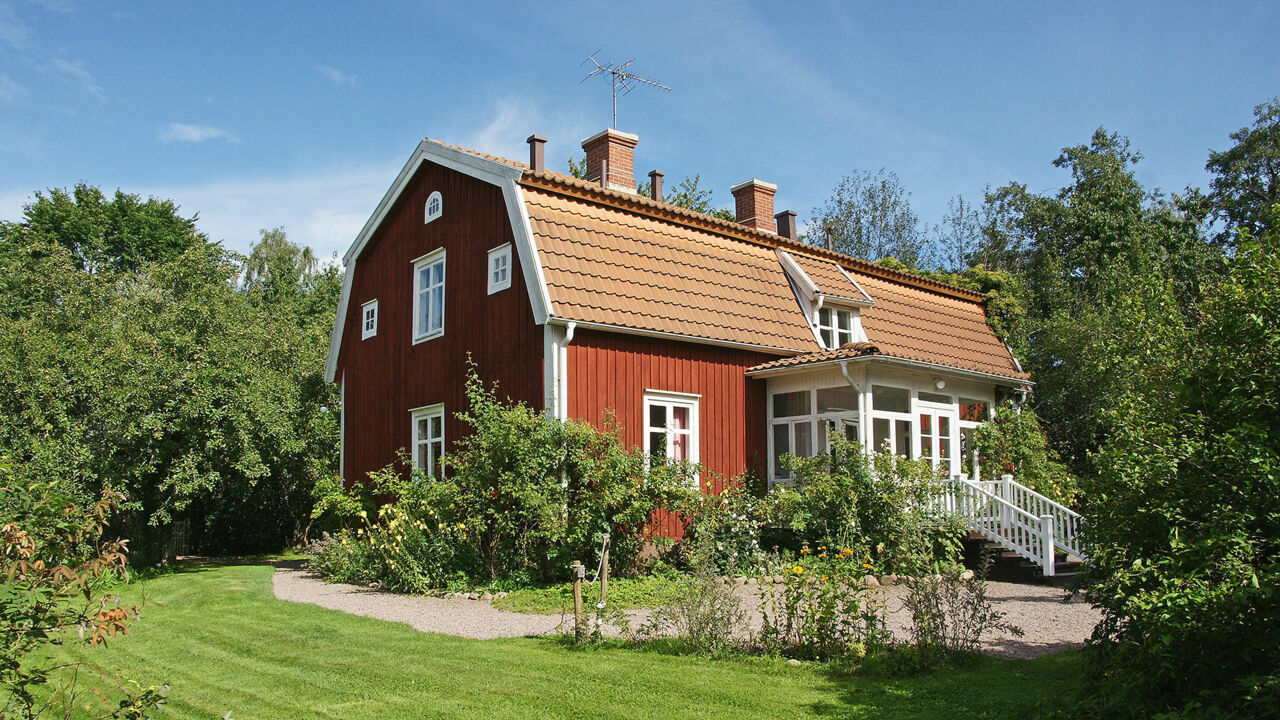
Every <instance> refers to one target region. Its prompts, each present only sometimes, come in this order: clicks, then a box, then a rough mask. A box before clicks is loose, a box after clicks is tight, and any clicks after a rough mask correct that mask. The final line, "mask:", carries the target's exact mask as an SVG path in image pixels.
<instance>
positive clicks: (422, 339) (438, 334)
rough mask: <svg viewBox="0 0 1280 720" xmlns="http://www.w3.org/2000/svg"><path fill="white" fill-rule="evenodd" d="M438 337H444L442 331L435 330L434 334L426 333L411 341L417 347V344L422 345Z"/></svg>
mask: <svg viewBox="0 0 1280 720" xmlns="http://www.w3.org/2000/svg"><path fill="white" fill-rule="evenodd" d="M438 337H444V330H437V331H436V332H433V333H427V334H426V335H419V336H418V337H416V338H414V339H413V344H414V345H417V344H418V343H424V342H427V341H428V340H435V339H436V338H438Z"/></svg>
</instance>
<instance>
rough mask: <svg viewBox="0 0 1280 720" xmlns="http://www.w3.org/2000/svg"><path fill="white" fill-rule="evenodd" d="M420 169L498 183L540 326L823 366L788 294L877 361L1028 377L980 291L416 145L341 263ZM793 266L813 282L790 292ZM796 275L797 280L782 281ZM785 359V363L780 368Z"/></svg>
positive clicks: (432, 144) (467, 154) (330, 372)
mask: <svg viewBox="0 0 1280 720" xmlns="http://www.w3.org/2000/svg"><path fill="white" fill-rule="evenodd" d="M422 162H435V163H438V164H442V165H445V166H447V167H451V168H454V169H456V170H459V171H460V172H465V173H468V174H470V175H473V176H475V177H479V178H481V179H485V180H488V181H490V182H492V183H494V184H495V185H499V186H501V187H502V188H503V194H504V198H505V200H506V204H507V209H508V213H509V215H510V216H511V221H512V227H513V230H514V231H515V237H516V246H517V249H518V251H519V253H520V259H521V266H522V268H523V269H524V272H525V283H526V287H527V289H528V292H529V296H530V300H531V303H532V305H533V309H534V317H535V320H536V321H537V322H539V323H540V324H541V323H548V322H549V323H557V324H567V323H576V324H579V325H582V326H584V327H593V328H599V329H604V330H613V331H618V332H628V333H636V334H644V335H654V336H662V337H671V338H678V339H686V340H690V341H694V342H707V343H713V344H718V345H731V346H739V347H750V348H754V349H759V350H763V351H767V352H774V353H777V354H778V355H780V356H789V357H796V360H795V361H791V362H790V363H789V364H792V365H798V364H803V361H802V360H801V358H802V357H806V356H813V355H814V354H817V355H818V356H822V357H824V358H825V357H826V354H830V353H832V352H836V353H838V352H839V351H838V350H837V351H826V350H823V349H822V348H821V347H820V346H819V344H818V340H817V338H816V336H815V334H814V332H813V329H812V328H811V327H810V325H809V319H808V318H807V317H806V315H805V313H804V312H803V311H802V309H801V305H800V303H799V302H798V297H797V293H798V292H809V293H811V294H812V293H816V294H819V295H822V296H823V297H825V298H830V299H832V301H833V304H835V303H841V304H849V305H852V306H855V307H858V308H859V311H860V314H861V317H862V327H863V330H864V331H865V334H866V336H867V340H868V341H869V344H867V345H866V346H865V347H864V351H863V353H862V354H864V355H865V354H868V353H867V352H865V348H866V347H869V348H871V349H872V350H874V351H875V354H877V355H882V356H885V357H890V358H897V359H899V360H903V361H908V362H918V363H923V364H926V365H932V366H938V367H944V368H947V367H949V368H955V369H958V370H964V371H968V372H976V373H981V374H984V375H989V376H993V377H996V378H1002V379H1006V380H1010V381H1015V382H1018V383H1022V382H1025V381H1026V380H1027V379H1028V376H1027V374H1026V373H1024V372H1022V370H1021V368H1020V367H1018V364H1017V362H1016V360H1015V359H1014V358H1013V356H1012V355H1011V353H1010V352H1009V349H1008V347H1007V346H1006V345H1005V344H1004V343H1003V342H1001V341H1000V340H999V339H998V338H997V337H996V336H995V334H994V333H993V332H992V331H991V328H990V327H989V326H988V325H987V322H986V312H985V309H984V307H983V304H982V296H981V295H979V294H978V293H975V292H973V291H970V290H966V289H963V288H959V287H955V286H952V285H947V284H945V283H940V282H937V281H934V280H930V279H927V278H921V277H917V276H913V275H909V274H906V273H903V272H899V271H896V270H892V269H890V268H885V267H882V266H880V265H876V264H874V263H870V262H867V261H865V260H860V259H857V258H853V257H849V256H847V255H843V254H840V253H836V252H832V251H829V250H826V249H823V248H820V247H815V246H812V245H808V244H805V243H803V242H800V241H798V240H793V239H790V238H785V237H782V236H779V235H776V234H774V233H771V232H767V231H763V230H756V229H753V228H749V227H746V226H743V225H739V224H738V223H735V222H732V221H728V220H724V219H721V218H717V217H713V216H710V215H706V214H703V213H698V212H694V211H691V210H688V209H685V208H682V207H679V206H676V205H671V204H668V203H661V202H655V201H654V200H651V199H649V198H646V197H644V196H641V195H638V194H634V193H627V192H623V191H619V190H612V189H607V188H604V187H601V186H600V185H599V184H597V183H591V182H587V181H585V180H580V179H578V178H575V177H572V176H570V175H565V174H563V173H557V172H552V171H546V170H543V171H539V172H533V171H531V170H530V169H529V167H528V166H527V165H525V164H523V163H520V162H516V161H513V160H508V159H506V158H500V157H496V156H493V155H487V154H484V153H480V152H476V151H474V150H468V149H466V148H460V147H457V146H454V145H448V144H446V143H441V142H438V141H435V140H430V139H427V140H423V141H422V143H420V144H419V146H418V148H417V150H416V151H415V153H414V156H413V157H412V158H410V161H409V163H408V164H406V166H405V169H404V170H402V171H401V173H400V177H399V178H398V179H397V182H396V185H393V186H392V188H391V190H389V191H388V193H387V196H386V197H385V198H384V199H383V201H382V203H381V204H380V205H379V209H378V211H377V212H375V213H374V216H373V217H371V218H370V220H369V223H368V224H366V226H365V228H364V230H362V231H361V234H360V236H359V237H358V238H357V239H356V242H355V243H354V244H353V245H352V247H351V250H349V251H348V253H347V255H346V257H345V258H344V260H345V262H346V264H347V274H348V277H347V282H346V283H345V284H344V294H343V300H342V305H341V306H340V307H339V312H338V320H337V327H336V328H335V334H334V342H333V345H331V349H330V357H329V366H328V368H327V377H328V378H329V379H330V380H331V381H332V380H333V379H334V371H335V369H336V365H337V354H338V352H339V349H340V348H339V345H340V337H341V332H342V323H343V322H344V316H345V314H346V313H345V310H346V301H347V294H348V291H349V286H350V277H351V273H353V272H354V267H355V265H356V263H357V262H358V258H359V255H360V252H361V250H362V249H363V246H364V243H365V242H367V240H368V237H369V236H370V235H371V234H372V232H373V231H374V230H375V229H376V228H377V226H378V224H379V223H380V222H381V217H382V216H383V215H385V212H386V208H389V207H390V205H391V204H392V203H394V201H395V198H396V197H398V196H399V193H400V191H401V190H402V189H403V186H404V184H406V183H407V182H408V180H409V179H410V178H411V177H412V175H413V172H414V171H415V170H416V169H417V167H418V166H419V165H420V164H421V163H422ZM787 262H791V263H794V265H795V267H798V268H799V269H800V270H801V271H802V276H803V277H804V278H806V279H807V282H808V283H809V284H810V286H811V287H808V288H796V287H793V285H792V282H791V281H790V280H789V279H788V270H787V269H786V268H785V266H784V264H785V263H787ZM792 276H793V277H794V274H793V275H792ZM780 362H783V363H787V362H788V361H786V360H783V361H780Z"/></svg>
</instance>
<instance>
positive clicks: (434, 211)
mask: <svg viewBox="0 0 1280 720" xmlns="http://www.w3.org/2000/svg"><path fill="white" fill-rule="evenodd" d="M443 212H444V200H443V199H442V198H441V197H440V191H439V190H437V191H435V192H433V193H431V195H430V196H428V197H427V209H426V212H425V213H423V220H422V221H423V222H424V223H429V222H431V221H432V220H435V219H436V218H438V217H440V215H441V214H442V213H443Z"/></svg>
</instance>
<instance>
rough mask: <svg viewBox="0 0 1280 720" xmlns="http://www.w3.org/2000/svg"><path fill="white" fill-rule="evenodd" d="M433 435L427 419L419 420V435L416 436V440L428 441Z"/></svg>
mask: <svg viewBox="0 0 1280 720" xmlns="http://www.w3.org/2000/svg"><path fill="white" fill-rule="evenodd" d="M429 437H431V433H430V432H428V430H427V419H426V418H422V419H421V420H419V421H418V436H417V437H416V438H414V441H415V442H426V441H427V438H429Z"/></svg>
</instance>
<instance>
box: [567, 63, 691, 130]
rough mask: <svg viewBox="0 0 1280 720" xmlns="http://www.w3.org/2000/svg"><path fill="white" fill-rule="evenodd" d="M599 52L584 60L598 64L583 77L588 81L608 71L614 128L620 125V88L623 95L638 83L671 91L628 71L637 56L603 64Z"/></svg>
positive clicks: (664, 86) (584, 80) (660, 84)
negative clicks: (597, 58) (593, 76)
mask: <svg viewBox="0 0 1280 720" xmlns="http://www.w3.org/2000/svg"><path fill="white" fill-rule="evenodd" d="M599 54H600V51H599V50H597V51H595V52H594V53H592V54H591V55H588V56H587V59H586V60H583V61H582V64H583V65H586V64H587V63H588V62H589V63H591V64H593V65H595V66H596V69H595V70H592V71H591V72H589V73H587V77H584V78H582V82H586V81H587V79H588V78H590V77H591V76H592V75H603V74H604V73H608V75H609V84H610V86H611V87H612V90H613V124H612V125H611V126H610V127H614V128H616V127H618V90H619V89H621V90H622V94H623V95H626V94H627V93H629V92H631V91H632V90H634V89H635V88H636V86H637V84H644V85H651V86H653V87H656V88H658V89H659V90H666V91H667V92H671V88H670V87H668V86H666V85H663V84H662V83H660V82H656V81H654V80H649V79H647V78H642V77H640V76H639V75H635V74H633V73H630V72H627V66H629V65H630V64H631V63H633V62H635V61H636V60H635V58H632V59H630V60H628V61H626V62H624V63H622V64H621V65H614V64H613V63H612V62H606V63H603V64H602V63H601V62H600V61H599V60H596V55H599Z"/></svg>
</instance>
